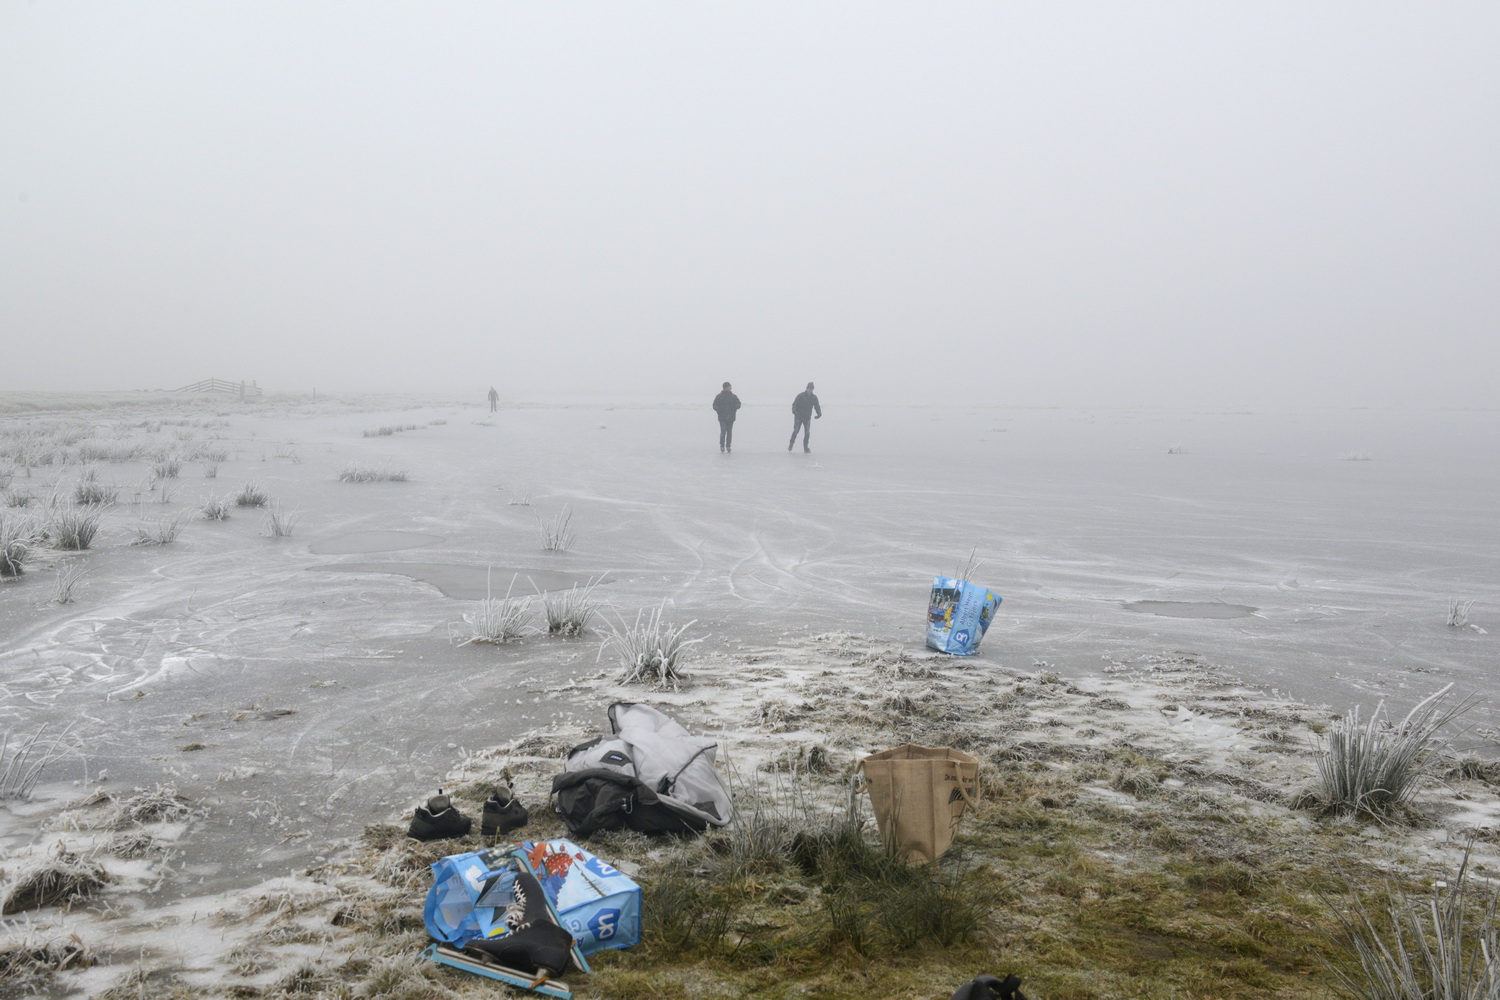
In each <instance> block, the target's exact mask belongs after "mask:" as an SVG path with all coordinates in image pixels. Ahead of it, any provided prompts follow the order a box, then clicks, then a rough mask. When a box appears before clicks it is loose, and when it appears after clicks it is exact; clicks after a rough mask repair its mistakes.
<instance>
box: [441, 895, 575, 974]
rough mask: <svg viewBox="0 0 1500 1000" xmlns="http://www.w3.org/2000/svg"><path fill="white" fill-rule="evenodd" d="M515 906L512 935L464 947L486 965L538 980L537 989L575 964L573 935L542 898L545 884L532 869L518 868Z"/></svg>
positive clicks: (508, 914)
mask: <svg viewBox="0 0 1500 1000" xmlns="http://www.w3.org/2000/svg"><path fill="white" fill-rule="evenodd" d="M510 892H511V899H512V902H511V904H510V905H509V906H508V907H506V909H505V924H506V926H507V927H509V928H510V933H509V934H506V935H504V936H503V937H480V938H474V939H473V940H472V941H470V942H468V943H467V944H465V945H464V951H465V952H467V953H468V954H470V955H472V956H474V957H475V958H477V959H479V960H480V961H482V962H494V963H496V964H498V965H502V966H505V967H507V968H511V969H519V970H521V971H522V972H528V973H531V974H532V975H534V976H536V977H537V980H536V983H533V984H532V985H533V986H535V985H537V984H538V983H542V982H545V981H546V980H548V979H551V978H552V977H553V976H556V975H557V974H559V973H560V972H562V971H563V970H564V969H566V968H567V967H568V966H569V965H570V964H571V963H572V961H573V952H572V948H573V945H574V944H575V943H576V942H575V941H574V940H573V935H571V934H569V933H568V932H567V931H566V930H564V929H563V928H562V927H560V926H558V924H557V921H556V919H555V918H554V917H553V916H552V911H551V909H550V908H549V907H548V906H547V897H546V896H544V895H542V883H541V882H539V881H537V877H536V876H535V875H533V874H532V873H531V872H530V871H529V870H528V869H526V868H524V867H522V866H519V865H518V866H517V870H516V879H515V882H513V883H512V884H511V889H510ZM481 898H483V897H481Z"/></svg>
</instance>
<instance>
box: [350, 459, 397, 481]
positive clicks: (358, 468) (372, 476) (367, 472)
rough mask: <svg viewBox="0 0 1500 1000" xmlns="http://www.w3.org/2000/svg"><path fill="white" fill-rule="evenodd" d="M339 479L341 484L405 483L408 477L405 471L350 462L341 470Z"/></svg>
mask: <svg viewBox="0 0 1500 1000" xmlns="http://www.w3.org/2000/svg"><path fill="white" fill-rule="evenodd" d="M338 479H339V482H341V483H404V482H406V480H407V475H406V470H404V469H392V468H390V467H389V466H379V467H377V466H373V465H359V464H357V463H354V462H350V463H349V464H348V465H345V466H344V467H343V468H342V469H340V470H339V473H338Z"/></svg>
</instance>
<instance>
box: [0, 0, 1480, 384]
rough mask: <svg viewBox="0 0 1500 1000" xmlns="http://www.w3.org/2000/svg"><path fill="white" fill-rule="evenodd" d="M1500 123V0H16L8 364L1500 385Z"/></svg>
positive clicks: (312, 377) (67, 371) (391, 377)
mask: <svg viewBox="0 0 1500 1000" xmlns="http://www.w3.org/2000/svg"><path fill="white" fill-rule="evenodd" d="M1497 126H1500V5H1497V4H1494V3H1491V2H1475V3H1425V4H1412V3H1379V2H1368V0H1361V2H1353V3H1324V2H1319V3H1311V4H1309V3H1306V2H1295V3H1269V2H1257V3H1252V4H1227V3H1226V4H1217V3H1190V2H1180V3H1160V2H1131V3H1118V4H1103V3H1100V4H1092V3H1090V4H1066V3H1026V4H1015V3H1009V4H1006V3H982V4H963V3H943V4H925V3H910V4H874V3H852V2H851V3H843V4H818V3H804V2H798V3H787V4H776V3H765V2H757V3H754V4H743V5H728V4H701V3H681V4H676V3H639V4H635V3H632V4H623V3H621V4H563V3H557V4H554V3H545V4H544V3H532V4H489V3H483V4H481V3H435V2H423V3H416V2H412V3H402V4H395V3H326V2H324V3H320V2H300V0H299V2H285V3H273V2H255V3H230V2H215V3H211V4H201V3H189V2H186V0H182V2H177V3H162V4H147V3H129V2H125V3H117V4H116V3H111V4H101V3H58V2H39V3H23V2H15V0H0V389H12V390H14V389H114V388H127V389H128V388H153V387H161V388H171V387H175V386H177V385H181V384H184V383H188V382H192V381H195V380H197V379H200V378H205V377H208V376H216V377H219V378H228V379H241V378H244V379H257V380H258V381H259V382H260V384H262V385H263V386H266V387H268V388H270V389H273V390H274V389H284V390H293V389H298V390H300V389H307V388H310V387H313V386H316V387H319V388H320V389H329V390H355V391H358V390H392V389H412V390H424V391H425V390H434V391H453V392H463V393H470V394H474V393H479V394H482V392H483V390H484V389H485V388H487V387H488V386H489V385H490V384H491V383H493V384H495V385H496V386H497V387H498V388H499V389H500V391H501V393H502V395H503V396H504V397H506V398H507V399H534V398H543V397H547V396H550V395H553V394H556V393H579V394H597V393H604V394H608V395H617V396H620V397H631V398H638V399H651V398H661V399H673V400H675V399H696V398H698V397H702V399H703V401H704V405H707V403H706V401H707V399H708V398H709V397H711V396H712V395H713V393H714V392H715V391H717V388H718V384H719V383H720V382H721V381H723V380H724V379H730V380H733V381H734V383H735V386H736V389H737V390H738V391H739V392H740V394H741V396H742V397H743V398H744V399H745V400H746V402H747V403H757V402H774V403H776V404H778V405H783V404H785V403H786V402H788V401H789V400H790V398H791V396H792V395H793V394H794V393H795V392H796V391H797V390H798V389H799V388H801V386H802V384H803V383H805V382H806V381H808V380H809V379H813V380H816V381H817V383H818V388H819V393H820V395H822V397H823V400H824V403H825V405H826V404H830V403H835V402H837V401H865V402H870V401H878V400H885V399H891V400H909V401H913V402H938V401H943V400H948V401H953V402H963V403H997V404H1017V405H1054V404H1056V405H1089V404H1101V405H1189V406H1203V405H1222V406H1248V407H1254V406H1275V405H1287V404H1306V405H1335V406H1345V405H1370V406H1384V405H1458V406H1493V405H1496V393H1495V391H1494V389H1493V384H1494V381H1495V378H1496V372H1497V370H1500V346H1497V343H1500V337H1497V336H1496V334H1497V329H1496V327H1497V323H1496V317H1497V316H1500V308H1497V307H1500V280H1497V279H1500V195H1497V180H1496V179H1497V178H1500V146H1497V134H1500V131H1497ZM477 398H478V397H477V396H476V401H477Z"/></svg>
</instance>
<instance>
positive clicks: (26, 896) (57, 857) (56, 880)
mask: <svg viewBox="0 0 1500 1000" xmlns="http://www.w3.org/2000/svg"><path fill="white" fill-rule="evenodd" d="M109 882H110V875H109V873H108V872H106V871H105V870H104V867H103V866H102V865H100V864H99V863H98V862H97V861H94V860H93V859H92V858H88V857H84V856H81V855H78V854H74V853H73V852H71V851H58V852H56V853H55V854H54V855H53V856H52V857H50V858H48V859H46V860H45V861H43V862H41V863H40V864H37V865H34V866H32V867H30V868H28V869H26V870H24V871H22V872H20V873H19V874H18V875H17V876H16V878H15V881H14V882H13V883H12V884H11V887H10V891H8V892H7V893H6V894H5V899H4V901H3V902H0V916H7V917H9V916H14V915H15V914H17V913H23V912H25V911H27V910H36V909H40V908H42V907H44V906H68V905H70V904H72V903H73V902H74V901H75V900H77V899H80V898H82V897H85V896H89V895H92V894H93V893H95V892H97V891H98V890H99V889H102V888H104V886H106V885H107V884H109Z"/></svg>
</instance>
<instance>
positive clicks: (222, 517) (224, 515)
mask: <svg viewBox="0 0 1500 1000" xmlns="http://www.w3.org/2000/svg"><path fill="white" fill-rule="evenodd" d="M233 509H234V502H233V501H232V500H231V499H230V498H229V497H209V498H208V499H207V500H205V501H203V503H202V504H200V505H199V507H198V512H199V513H200V514H202V515H203V519H204V520H205V521H227V520H229V515H230V512H231V511H232V510H233Z"/></svg>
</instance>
